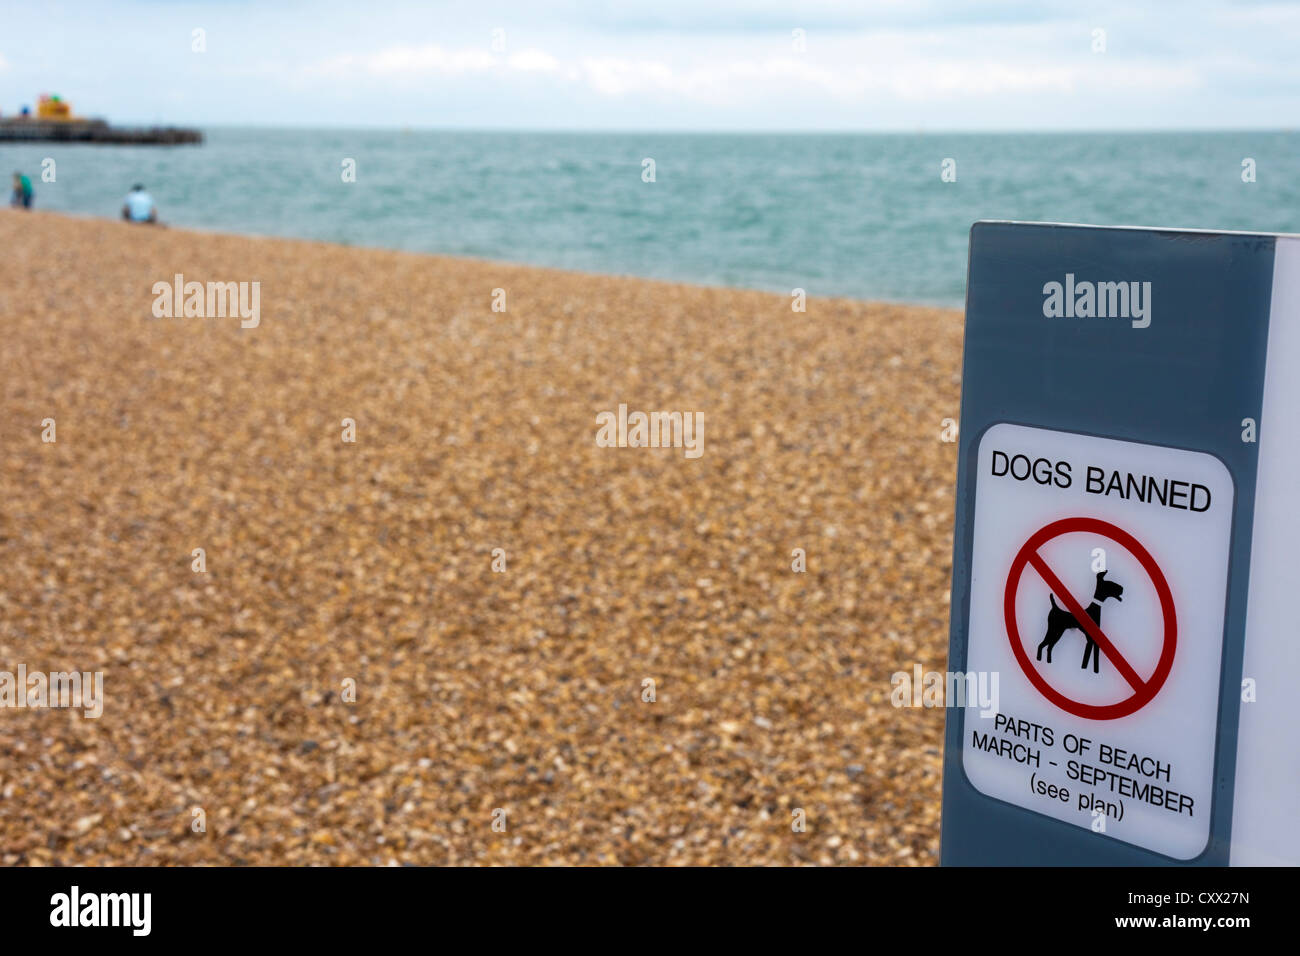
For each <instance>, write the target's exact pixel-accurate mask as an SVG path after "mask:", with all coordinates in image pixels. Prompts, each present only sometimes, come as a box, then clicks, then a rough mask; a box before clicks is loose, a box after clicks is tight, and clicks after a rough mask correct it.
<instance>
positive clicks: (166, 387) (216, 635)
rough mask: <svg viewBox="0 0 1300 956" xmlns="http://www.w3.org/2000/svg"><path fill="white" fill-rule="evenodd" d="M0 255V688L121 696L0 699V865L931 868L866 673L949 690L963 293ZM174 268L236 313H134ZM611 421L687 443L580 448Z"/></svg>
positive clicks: (935, 776) (146, 242) (369, 255)
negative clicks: (247, 309)
mask: <svg viewBox="0 0 1300 956" xmlns="http://www.w3.org/2000/svg"><path fill="white" fill-rule="evenodd" d="M0 243H2V244H3V246H4V248H5V250H6V251H5V255H4V256H3V257H0V323H3V335H0V368H2V369H3V370H4V375H3V385H2V386H0V442H2V446H0V447H2V449H3V454H2V455H0V495H2V497H3V501H4V507H3V509H0V671H7V672H14V673H16V672H17V670H18V668H19V666H20V665H23V666H24V667H25V668H26V669H27V671H29V672H31V671H41V672H47V673H52V672H61V671H78V672H102V674H103V700H102V714H100V715H99V716H98V717H93V718H92V717H88V716H86V715H85V714H84V713H83V712H82V711H80V710H76V709H72V708H55V707H45V708H30V707H12V706H11V707H0V722H2V726H0V862H3V863H4V864H6V865H78V864H101V865H102V864H133V865H196V864H197V865H202V864H222V865H244V864H258V865H302V864H315V865H367V866H369V865H374V866H385V865H403V864H435V865H446V864H450V865H511V864H540V865H618V864H624V865H646V864H658V865H803V864H823V865H828V864H850V865H852V864H857V865H900V864H901V865H933V864H936V863H937V862H938V846H939V808H940V780H941V754H942V737H943V725H944V713H943V711H942V709H927V708H919V707H918V708H896V707H894V706H893V705H892V704H891V702H890V694H891V684H890V678H891V675H892V674H894V673H895V672H898V671H904V672H908V673H909V674H910V673H911V672H912V671H913V668H914V666H915V665H920V666H921V667H922V668H923V669H925V670H936V671H942V670H944V669H945V668H946V657H947V645H948V607H949V587H950V577H951V549H952V520H953V506H954V501H953V485H954V480H955V473H956V448H957V446H956V445H955V444H952V443H948V442H944V441H942V440H941V438H940V433H941V431H942V430H943V421H944V419H946V418H952V419H956V418H957V417H958V407H959V398H960V361H961V336H962V317H961V314H960V312H956V311H952V310H943V309H933V308H928V307H920V306H905V305H892V304H879V303H869V302H860V301H853V300H846V299H824V298H816V297H811V298H809V299H808V300H807V306H806V311H804V312H795V311H792V308H791V296H790V295H782V294H775V293H767V292H754V291H743V290H737V289H729V288H717V287H698V286H689V285H682V284H675V283H669V282H660V281H649V280H643V279H632V278H623V277H612V276H598V275H590V274H581V273H574V272H562V271H555V270H547V269H540V268H532V267H526V266H520V265H510V264H502V263H495V262H488V261H479V260H468V259H454V258H446V257H437V256H431V255H423V254H414V253H403V252H390V251H383V250H377V249H366V248H353V247H347V246H342V245H333V244H327V243H321V242H310V241H298V240H286V239H260V238H249V237H240V236H233V235H224V234H213V233H199V232H192V231H187V230H182V229H174V228H152V227H145V226H129V225H127V224H124V223H119V222H114V221H106V220H95V219H81V218H72V217H67V216H62V215H56V214H51V213H46V212H39V211H38V212H33V213H22V212H18V211H11V210H0ZM178 274H180V275H183V277H184V279H185V280H186V281H198V282H222V283H225V282H234V283H241V282H247V283H253V282H256V283H258V284H259V288H260V299H259V302H260V315H259V318H258V322H257V324H256V326H255V327H246V326H247V323H245V322H241V319H240V318H239V317H238V316H231V315H226V316H188V317H186V316H183V315H181V316H177V317H161V318H160V317H158V315H157V314H156V311H157V310H156V305H157V301H156V300H157V295H156V293H155V291H154V289H155V286H156V284H158V283H164V284H167V283H172V282H173V280H174V277H175V276H176V275H178ZM494 305H495V306H497V309H496V310H494ZM502 309H503V311H502ZM620 405H626V406H628V407H629V408H631V409H644V410H647V411H650V410H680V411H683V412H688V411H689V412H697V413H698V414H699V416H700V419H699V420H700V422H701V428H702V431H701V445H700V452H701V453H700V454H699V455H698V457H688V456H687V455H686V454H684V451H683V449H682V448H671V447H668V448H646V447H601V446H600V445H598V443H597V441H596V435H597V430H598V424H597V416H598V415H600V414H601V413H602V412H616V411H617V410H618V409H619V406H620ZM49 420H53V423H54V424H53V426H50V425H48V424H47V422H48V421H49ZM346 421H350V422H352V423H353V425H352V428H351V432H349V429H348V426H347V424H346ZM349 437H353V438H355V440H346V439H348V438H349ZM50 438H53V439H54V440H49V439H50ZM196 549H202V551H201V555H198V556H196ZM796 549H801V550H802V557H800V558H797V557H796ZM796 561H802V562H803V563H805V565H806V570H805V571H802V572H800V571H796V570H794V569H793V567H792V565H793V564H794V563H796ZM197 565H201V569H197V570H196V566H197Z"/></svg>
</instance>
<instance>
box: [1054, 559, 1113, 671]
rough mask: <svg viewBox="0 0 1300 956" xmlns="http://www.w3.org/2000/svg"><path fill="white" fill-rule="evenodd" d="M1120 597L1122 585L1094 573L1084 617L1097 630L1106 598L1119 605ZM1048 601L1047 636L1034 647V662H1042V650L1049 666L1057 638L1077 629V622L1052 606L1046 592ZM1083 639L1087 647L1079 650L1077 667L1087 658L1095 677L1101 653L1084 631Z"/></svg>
mask: <svg viewBox="0 0 1300 956" xmlns="http://www.w3.org/2000/svg"><path fill="white" fill-rule="evenodd" d="M1123 593H1124V585H1122V584H1116V583H1115V582H1114V581H1107V580H1106V572H1105V571H1098V572H1097V587H1096V589H1095V590H1094V591H1093V592H1092V603H1091V604H1089V605H1088V607H1087V608H1085V610H1086V611H1087V613H1088V617H1090V618H1092V620H1093V623H1095V624H1096V625H1097V626H1098V627H1100V626H1101V605H1102V603H1103V602H1104V601H1106V599H1107V598H1114V599H1115V600H1116V601H1123V600H1124V598H1123V597H1121V596H1120V595H1122V594H1123ZM1047 597H1048V599H1049V600H1050V601H1051V602H1052V609H1051V610H1050V611H1048V612H1047V633H1046V634H1045V635H1043V641H1042V643H1041V644H1039V645H1038V659H1039V660H1040V661H1041V660H1042V659H1043V649H1044V648H1046V649H1047V663H1049V664H1050V663H1052V648H1053V647H1055V646H1056V642H1057V641H1059V640H1060V639H1061V635H1062V634H1064V633H1065V632H1066V631H1068V630H1070V629H1071V628H1076V627H1077V628H1079V629H1080V630H1083V628H1082V627H1080V625H1079V622H1078V621H1077V620H1075V618H1074V615H1073V614H1071V613H1070V612H1069V611H1066V610H1063V609H1062V608H1059V607H1057V606H1056V595H1054V594H1052V593H1051V592H1050V591H1049V592H1048V593H1047ZM1083 638H1084V640H1086V641H1087V642H1088V643H1087V644H1086V645H1084V648H1083V663H1082V664H1080V665H1079V666H1080V667H1087V666H1088V658H1089V657H1090V656H1091V657H1092V672H1093V673H1094V674H1096V673H1099V670H1098V665H1099V663H1100V661H1101V649H1100V648H1099V647H1097V642H1096V641H1094V640H1093V639H1092V638H1091V637H1089V636H1088V632H1087V631H1083Z"/></svg>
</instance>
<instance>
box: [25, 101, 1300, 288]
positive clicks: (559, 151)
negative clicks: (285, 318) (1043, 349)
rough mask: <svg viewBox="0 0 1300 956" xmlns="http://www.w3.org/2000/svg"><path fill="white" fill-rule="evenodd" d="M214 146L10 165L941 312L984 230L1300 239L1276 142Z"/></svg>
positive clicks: (163, 193) (650, 272)
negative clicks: (1187, 232) (1086, 226)
mask: <svg viewBox="0 0 1300 956" xmlns="http://www.w3.org/2000/svg"><path fill="white" fill-rule="evenodd" d="M205 133H206V135H207V140H206V142H205V143H204V144H203V145H201V146H185V147H155V146H97V145H78V144H58V143H32V144H5V145H3V146H0V154H2V157H3V158H2V159H0V162H4V163H7V164H8V166H9V169H10V170H15V169H17V170H22V171H23V172H25V173H27V175H28V176H30V177H31V179H32V181H33V183H34V185H35V188H36V208H37V209H47V210H55V211H60V212H67V213H73V214H78V215H89V216H103V217H111V218H116V217H117V216H118V214H119V209H120V207H121V203H122V198H123V196H124V195H125V193H126V191H127V189H129V187H130V186H131V184H132V183H135V182H143V183H144V184H145V185H146V186H147V187H148V189H149V191H150V192H151V193H152V194H153V196H154V198H155V200H156V201H157V204H158V208H159V214H160V217H161V219H162V220H163V221H164V222H166V223H168V224H169V225H173V226H178V227H190V228H196V229H205V230H215V231H222V232H233V233H240V234H247V235H258V236H276V237H294V238H304V239H318V240H325V241H329V242H337V243H343V244H348V245H356V246H369V247H377V248H388V249H399V250H405V251H412V252H426V253H435V254H443V255H454V256H468V257H473V258H478V259H490V260H500V261H508V262H517V263H526V264H530V265H538V266H546V267H553V268H561V269H571V270H576V271H580V272H590V273H601V274H612V275H627V276H638V277H644V278H653V279H666V280H672V281H682V282H691V283H698V284H703V285H714V286H732V287H742V288H753V289H764V290H769V291H777V292H784V293H786V294H789V293H790V292H791V290H793V289H796V288H799V289H803V290H805V291H806V293H807V294H808V295H812V296H840V297H846V298H853V299H869V300H883V301H894V302H909V303H917V304H927V305H938V306H947V307H961V305H962V303H963V299H964V294H965V279H966V250H967V241H968V233H969V229H970V225H971V223H972V222H975V221H977V220H980V219H1017V220H1028V221H1048V222H1076V223H1090V224H1097V225H1143V226H1166V227H1176V228H1188V229H1220V230H1243V231H1257V232H1300V175H1297V174H1298V173H1300V168H1298V167H1300V133H1296V132H1288V131H1280V130H1279V131H1264V130H1261V131H1235V130H1234V131H1218V132H1195V131H1185V132H1176V131H1169V132H1128V131H1116V132H1087V133H1077V132H1074V133H1061V132H1033V133H1025V132H1005V133H962V132H923V133H883V132H882V133H852V132H825V133H765V132H727V133H707V132H673V133H668V132H645V133H633V132H614V133H608V132H583V131H571V132H531V131H519V132H501V131H487V130H485V131H460V130H456V131H452V130H431V129H397V130H388V129H311V128H306V127H304V128H293V129H270V128H251V127H224V126H213V127H208V128H206V129H205ZM647 160H650V161H653V163H652V164H651V163H648V162H647ZM50 161H53V162H52V165H51V162H50ZM47 169H48V170H50V172H51V173H52V174H53V181H52V182H51V181H47V180H46V179H45V178H43V176H42V173H43V172H44V171H45V170H47ZM352 174H354V178H353V179H351V180H350V179H349V176H350V175H352ZM48 175H49V174H48V173H47V174H46V176H48ZM651 176H652V177H653V178H651Z"/></svg>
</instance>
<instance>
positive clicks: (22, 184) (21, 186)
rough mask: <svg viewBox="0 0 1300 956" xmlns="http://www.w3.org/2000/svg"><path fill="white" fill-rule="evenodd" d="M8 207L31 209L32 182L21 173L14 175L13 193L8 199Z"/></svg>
mask: <svg viewBox="0 0 1300 956" xmlns="http://www.w3.org/2000/svg"><path fill="white" fill-rule="evenodd" d="M9 205H11V206H22V207H23V208H24V209H31V208H32V181H31V180H30V179H28V178H27V177H26V176H24V175H23V174H22V173H17V172H16V173H14V193H13V196H11V197H10V199H9Z"/></svg>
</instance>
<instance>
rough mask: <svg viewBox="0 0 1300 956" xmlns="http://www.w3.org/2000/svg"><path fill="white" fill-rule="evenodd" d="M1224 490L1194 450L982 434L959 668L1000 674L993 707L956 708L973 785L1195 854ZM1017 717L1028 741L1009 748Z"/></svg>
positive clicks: (1000, 429) (1210, 739)
mask: <svg viewBox="0 0 1300 956" xmlns="http://www.w3.org/2000/svg"><path fill="white" fill-rule="evenodd" d="M1233 499H1234V495H1233V486H1232V479H1231V476H1230V475H1229V474H1228V471H1227V469H1226V468H1225V467H1224V466H1223V464H1222V463H1221V462H1220V461H1218V460H1217V459H1216V458H1214V456H1212V455H1208V454H1204V453H1201V452H1192V451H1184V450H1181V449H1171V448H1163V447H1160V446H1156V445H1143V444H1139V443H1137V442H1128V441H1116V440H1113V439H1106V438H1097V437H1095V436H1090V435H1080V434H1076V433H1070V432H1061V431H1051V430H1047V429H1041V428H1027V427H1024V426H1021V425H1007V424H1001V425H995V426H994V427H992V428H990V429H988V430H987V431H985V432H984V435H983V437H982V438H981V440H980V444H979V472H978V474H977V476H976V478H975V549H974V552H973V558H972V570H973V575H972V585H973V587H972V595H971V613H970V624H969V643H968V650H967V658H966V667H965V670H972V671H975V672H977V673H980V672H986V671H987V672H990V673H992V672H997V673H999V674H1000V678H1001V679H1000V681H999V687H1000V701H999V706H998V710H999V715H998V717H997V718H981V717H980V716H979V708H978V707H977V706H976V707H972V708H971V709H970V710H968V711H967V713H966V723H967V727H968V730H967V733H966V734H965V735H964V737H963V756H962V764H963V768H964V770H965V773H966V776H967V778H968V779H969V780H970V781H971V783H972V784H973V785H974V786H975V788H976V789H977V790H979V791H980V792H982V793H984V794H987V795H988V796H991V797H996V798H997V799H1000V800H1005V801H1007V802H1009V803H1013V804H1015V805H1017V806H1020V807H1023V808H1024V809H1026V810H1030V811H1033V812H1035V813H1040V814H1045V815H1047V816H1050V817H1054V818H1055V819H1058V820H1062V821H1066V822H1068V823H1071V824H1073V825H1075V826H1079V827H1084V828H1086V829H1088V830H1090V831H1091V829H1092V828H1093V827H1097V828H1098V832H1102V831H1101V828H1102V827H1104V828H1105V830H1104V832H1105V833H1107V834H1108V835H1109V836H1111V837H1112V838H1114V839H1118V840H1124V841H1126V842H1129V843H1134V844H1136V845H1138V846H1143V847H1147V848H1148V849H1152V850H1156V851H1159V852H1161V853H1164V854H1165V855H1167V856H1170V857H1174V858H1177V859H1190V858H1192V857H1194V856H1197V855H1199V854H1200V853H1201V852H1203V851H1204V850H1205V847H1206V843H1207V841H1208V839H1209V833H1210V830H1209V820H1210V816H1209V807H1210V801H1211V795H1212V789H1213V787H1212V785H1213V780H1212V777H1213V773H1214V764H1213V759H1212V758H1213V754H1214V749H1215V735H1216V733H1217V727H1218V701H1219V672H1220V664H1221V660H1222V656H1223V624H1224V607H1225V601H1226V597H1227V586H1228V550H1229V537H1230V532H1231V527H1232V509H1233ZM1013 677H1017V678H1018V679H1012V678H1013ZM1024 726H1033V727H1035V728H1038V731H1037V737H1038V739H1037V740H1036V741H1033V743H1032V746H1029V747H1027V748H1026V749H1025V750H1022V751H1015V750H1014V744H1015V743H1022V742H1027V738H1026V737H1025V736H1024V735H1023V733H1021V728H1022V727H1024ZM1004 742H1010V743H1011V744H1012V745H1013V746H1012V747H1007V746H1005V744H1004Z"/></svg>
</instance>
